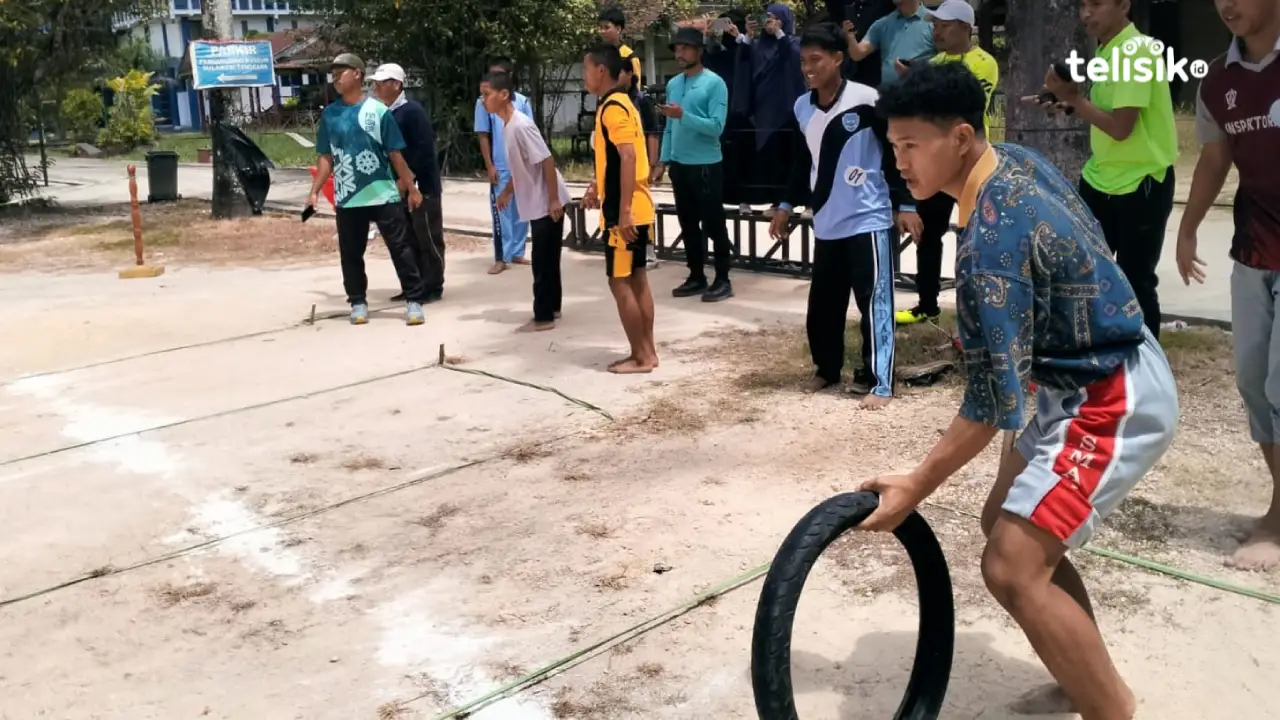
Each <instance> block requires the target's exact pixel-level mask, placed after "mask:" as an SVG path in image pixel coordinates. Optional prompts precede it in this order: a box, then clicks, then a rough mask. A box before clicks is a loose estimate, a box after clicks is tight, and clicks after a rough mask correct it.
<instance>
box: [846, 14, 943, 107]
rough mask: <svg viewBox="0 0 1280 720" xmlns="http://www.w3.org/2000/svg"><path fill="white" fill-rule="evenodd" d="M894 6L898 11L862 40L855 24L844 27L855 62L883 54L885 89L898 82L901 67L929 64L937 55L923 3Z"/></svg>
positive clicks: (847, 22) (881, 56) (882, 64)
mask: <svg viewBox="0 0 1280 720" xmlns="http://www.w3.org/2000/svg"><path fill="white" fill-rule="evenodd" d="M893 4H894V5H896V6H897V9H896V10H895V11H894V12H891V13H889V14H888V15H885V16H884V17H882V18H880V19H879V20H877V21H875V22H874V23H872V24H871V27H870V28H869V29H868V30H867V36H866V37H864V38H862V39H861V40H859V39H858V37H857V35H856V33H855V31H854V25H853V23H852V22H849V21H846V22H845V25H844V31H845V34H846V36H847V37H848V39H849V58H850V59H851V60H853V61H854V62H861V61H863V60H865V59H866V58H867V57H868V56H869V55H871V54H872V53H874V52H875V51H877V50H879V51H880V84H881V85H882V86H883V85H891V84H893V83H896V82H898V79H899V74H898V70H897V66H898V65H902V66H906V65H909V64H911V63H912V62H915V61H917V60H918V61H925V60H928V59H929V58H931V57H933V56H934V55H935V54H936V50H935V48H934V46H933V25H932V24H930V23H929V20H928V19H927V18H928V15H927V14H926V11H925V8H924V5H923V4H922V3H921V2H920V0H893Z"/></svg>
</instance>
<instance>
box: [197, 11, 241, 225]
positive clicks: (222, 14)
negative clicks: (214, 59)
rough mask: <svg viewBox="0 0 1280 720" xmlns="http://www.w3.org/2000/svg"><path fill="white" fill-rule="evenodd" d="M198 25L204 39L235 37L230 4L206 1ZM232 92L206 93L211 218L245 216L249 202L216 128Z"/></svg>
mask: <svg viewBox="0 0 1280 720" xmlns="http://www.w3.org/2000/svg"><path fill="white" fill-rule="evenodd" d="M201 21H202V22H203V23H204V34H205V38H206V39H213V40H231V39H233V38H234V37H235V34H234V30H232V26H231V0H205V2H204V8H203V12H202V13H201ZM235 92H236V91H235V90H205V91H204V93H205V95H207V96H208V98H209V126H208V127H209V132H210V134H212V136H213V142H212V145H213V202H212V205H213V218H214V219H215V220H225V219H228V218H233V217H238V216H244V215H248V214H249V213H248V210H249V207H248V202H247V201H244V200H242V199H241V198H240V197H238V196H237V194H236V185H237V183H236V178H235V170H234V168H232V165H231V153H230V151H229V150H228V149H227V147H226V145H225V143H224V142H223V138H222V134H221V133H218V132H216V131H215V127H214V126H215V125H217V124H219V123H223V122H226V121H227V110H228V108H229V107H230V106H231V103H232V97H234V93H235Z"/></svg>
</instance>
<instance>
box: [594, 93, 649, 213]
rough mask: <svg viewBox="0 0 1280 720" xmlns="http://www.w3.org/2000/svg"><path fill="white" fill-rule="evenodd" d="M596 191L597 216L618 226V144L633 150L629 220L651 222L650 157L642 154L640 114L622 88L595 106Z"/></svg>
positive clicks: (619, 156) (620, 184)
mask: <svg viewBox="0 0 1280 720" xmlns="http://www.w3.org/2000/svg"><path fill="white" fill-rule="evenodd" d="M595 137H596V139H595V154H596V158H595V159H596V192H597V193H598V194H599V196H600V216H601V217H602V218H603V220H604V226H605V227H606V228H611V227H613V226H615V225H617V224H618V211H619V209H620V208H621V207H622V202H621V197H622V156H621V155H620V154H619V153H618V147H619V146H620V145H630V146H631V147H632V148H634V149H635V155H636V169H635V185H634V189H633V190H632V191H631V220H632V222H634V223H635V224H636V226H640V225H649V224H651V223H652V222H653V221H654V207H653V197H652V196H651V195H650V194H649V156H648V153H647V152H646V151H645V145H644V129H643V128H642V126H641V123H640V113H639V111H638V110H636V106H635V105H634V104H633V103H632V102H631V98H629V97H627V93H626V92H624V91H623V90H621V89H614V90H611V91H609V93H608V94H606V95H605V96H604V97H601V98H600V102H599V103H598V105H597V107H596V131H595Z"/></svg>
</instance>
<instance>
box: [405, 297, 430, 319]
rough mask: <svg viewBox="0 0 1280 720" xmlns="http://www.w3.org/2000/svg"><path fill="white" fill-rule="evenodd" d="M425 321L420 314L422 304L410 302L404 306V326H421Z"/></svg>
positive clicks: (424, 317)
mask: <svg viewBox="0 0 1280 720" xmlns="http://www.w3.org/2000/svg"><path fill="white" fill-rule="evenodd" d="M426 321H427V318H426V316H424V315H423V314H422V303H417V302H413V301H412V300H410V301H409V302H407V303H405V304H404V322H405V324H406V325H421V324H422V323H424V322H426Z"/></svg>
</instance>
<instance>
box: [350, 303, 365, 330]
mask: <svg viewBox="0 0 1280 720" xmlns="http://www.w3.org/2000/svg"><path fill="white" fill-rule="evenodd" d="M368 322H369V306H368V305H366V304H365V303H356V304H355V305H352V306H351V324H352V325H364V324H366V323H368Z"/></svg>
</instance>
